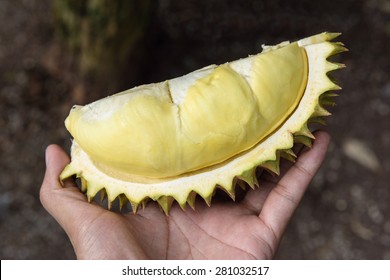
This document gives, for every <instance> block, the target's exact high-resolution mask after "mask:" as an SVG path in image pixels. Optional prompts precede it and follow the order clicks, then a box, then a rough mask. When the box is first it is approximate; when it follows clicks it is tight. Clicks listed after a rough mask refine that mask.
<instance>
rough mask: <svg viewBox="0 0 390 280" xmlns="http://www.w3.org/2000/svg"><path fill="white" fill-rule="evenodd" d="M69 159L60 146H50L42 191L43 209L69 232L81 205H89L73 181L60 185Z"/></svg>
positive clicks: (47, 152)
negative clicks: (62, 173)
mask: <svg viewBox="0 0 390 280" xmlns="http://www.w3.org/2000/svg"><path fill="white" fill-rule="evenodd" d="M69 161H70V160H69V157H68V155H67V154H66V153H65V151H63V150H62V149H61V148H60V147H59V146H57V145H50V146H49V147H48V148H47V149H46V173H45V177H44V180H43V183H42V186H41V190H40V200H41V203H42V205H43V207H44V208H45V209H46V210H47V211H48V212H49V213H50V214H51V215H52V216H53V217H54V218H55V219H56V220H57V222H58V223H59V224H60V225H61V226H62V227H63V228H64V229H65V231H67V232H69V228H70V227H72V224H73V223H74V221H75V220H76V218H77V217H76V216H77V215H80V212H79V211H78V210H77V209H78V208H79V207H80V205H87V206H89V204H88V203H87V202H86V198H85V196H84V195H83V194H82V193H81V192H80V191H79V189H78V188H77V185H76V184H75V182H74V181H73V180H71V179H69V180H66V181H65V182H64V185H65V187H63V186H62V185H61V183H60V180H59V176H60V173H61V172H62V170H63V169H64V167H65V166H66V165H67V164H68V163H69Z"/></svg>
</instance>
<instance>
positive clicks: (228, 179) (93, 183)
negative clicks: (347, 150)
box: [60, 33, 347, 214]
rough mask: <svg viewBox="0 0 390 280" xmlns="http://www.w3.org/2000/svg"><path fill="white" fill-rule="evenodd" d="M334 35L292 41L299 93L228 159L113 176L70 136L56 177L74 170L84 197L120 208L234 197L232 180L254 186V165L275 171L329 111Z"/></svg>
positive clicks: (339, 49)
mask: <svg viewBox="0 0 390 280" xmlns="http://www.w3.org/2000/svg"><path fill="white" fill-rule="evenodd" d="M339 35H340V34H339V33H321V34H318V35H315V36H312V37H308V38H305V39H302V40H299V41H297V43H298V45H299V46H300V47H302V48H304V49H305V51H306V55H307V61H308V69H309V71H308V78H307V85H306V88H305V91H304V93H303V96H302V98H301V100H300V102H299V104H298V106H297V107H296V108H295V110H294V112H293V113H292V114H291V115H290V116H289V118H287V119H286V120H285V122H284V123H282V124H281V125H280V126H279V127H278V128H277V129H276V130H275V131H273V133H272V134H270V135H268V136H267V137H266V138H265V139H264V140H263V141H261V142H259V143H258V144H257V145H255V146H253V147H252V148H250V149H249V150H246V151H244V152H241V153H239V154H237V155H235V156H234V157H232V158H230V159H228V160H227V161H224V162H221V163H218V164H215V165H213V166H209V167H206V168H203V169H201V170H196V171H193V172H187V173H185V174H181V175H179V176H174V177H169V178H161V179H158V178H154V179H152V178H148V180H145V181H143V180H134V181H132V180H126V179H124V178H115V177H113V176H109V175H107V174H105V173H104V172H102V171H101V170H100V169H99V168H97V166H96V165H95V164H94V162H93V161H92V160H91V159H90V158H89V156H88V155H87V154H86V153H85V152H84V151H83V149H82V148H81V147H80V146H79V145H78V143H77V142H76V141H73V144H72V148H71V158H72V161H71V163H70V164H69V165H67V166H66V168H65V169H64V170H63V172H62V174H61V175H60V179H61V180H64V179H66V178H69V177H71V176H74V175H75V176H76V177H77V178H80V180H81V190H82V191H83V192H85V193H86V195H87V197H88V201H91V200H92V199H93V198H94V197H95V196H96V195H97V194H98V193H99V192H100V193H101V197H102V198H103V197H107V201H108V208H111V206H112V203H113V202H114V201H115V200H116V199H117V200H118V201H119V206H120V208H122V207H123V206H124V205H125V204H126V203H127V202H129V203H130V204H131V207H132V210H133V212H134V213H136V212H137V210H138V208H139V207H140V206H141V207H145V205H146V203H147V202H148V201H151V200H152V201H157V203H158V204H159V205H160V207H161V209H162V210H163V211H164V212H165V213H166V214H168V213H169V210H170V208H171V206H172V204H173V203H174V202H175V201H176V202H177V203H178V204H179V205H180V207H181V208H182V209H185V208H186V205H187V204H188V205H189V206H190V207H192V208H194V207H195V199H196V197H197V196H198V195H199V196H201V197H202V198H203V199H204V201H205V202H206V203H207V205H210V204H211V200H212V197H213V195H214V193H215V191H216V189H217V188H219V189H222V190H224V191H225V192H226V193H227V194H229V196H230V197H232V198H233V199H234V197H235V185H236V184H237V182H238V183H240V185H242V182H245V183H246V184H247V185H249V186H250V187H251V188H256V187H259V182H258V180H257V176H256V169H257V168H263V169H265V170H268V171H270V172H272V173H275V174H279V162H280V159H281V158H286V159H288V160H291V161H294V160H295V158H296V155H295V154H294V152H293V151H292V148H293V146H294V143H302V144H304V145H306V146H308V147H310V146H311V143H312V141H313V139H314V136H313V134H312V133H311V131H310V129H309V127H308V123H310V122H319V123H323V122H324V117H327V116H329V115H330V112H329V111H328V110H327V109H326V108H325V106H328V105H334V101H333V98H334V97H335V96H337V94H335V93H334V91H337V90H340V89H341V88H340V87H339V86H338V85H337V84H335V83H334V82H333V81H332V80H331V79H330V78H329V77H328V73H329V72H331V71H334V70H337V69H340V68H343V67H344V65H343V64H339V63H334V62H330V61H328V60H327V58H329V57H330V56H333V55H335V54H338V53H341V52H344V51H346V50H347V49H346V48H345V47H344V45H343V44H342V43H340V42H331V40H333V39H334V38H336V37H337V36H339ZM288 44H289V42H283V43H281V44H279V45H276V46H263V53H265V52H271V51H273V50H275V49H278V48H283V47H284V46H286V45H288ZM260 184H261V183H260Z"/></svg>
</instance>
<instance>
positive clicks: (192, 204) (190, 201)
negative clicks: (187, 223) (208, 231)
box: [187, 191, 197, 210]
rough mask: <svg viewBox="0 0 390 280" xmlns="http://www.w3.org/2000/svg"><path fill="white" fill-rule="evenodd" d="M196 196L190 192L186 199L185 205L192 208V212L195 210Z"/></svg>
mask: <svg viewBox="0 0 390 280" xmlns="http://www.w3.org/2000/svg"><path fill="white" fill-rule="evenodd" d="M196 195H197V194H196V192H194V191H192V192H190V194H189V195H188V197H187V203H188V205H189V206H190V207H191V208H192V210H195V200H196Z"/></svg>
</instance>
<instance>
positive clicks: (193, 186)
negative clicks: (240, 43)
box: [60, 33, 346, 213]
mask: <svg viewBox="0 0 390 280" xmlns="http://www.w3.org/2000/svg"><path fill="white" fill-rule="evenodd" d="M338 35H339V34H338V33H322V34H318V35H315V36H312V37H308V38H305V39H302V40H299V41H297V42H293V43H290V42H283V43H281V44H279V45H276V46H263V51H262V52H261V53H260V54H257V55H253V56H249V57H247V58H244V59H240V60H236V61H233V62H229V63H225V64H222V65H219V66H217V65H210V66H208V67H205V68H202V69H200V70H197V71H195V72H192V73H190V74H187V75H185V76H182V77H179V78H175V79H172V80H168V81H164V82H160V83H154V84H148V85H142V86H139V87H135V88H132V89H129V90H127V91H124V92H121V93H118V94H115V95H112V96H109V97H106V98H104V99H101V100H98V101H96V102H93V103H91V104H88V105H85V106H74V107H73V108H72V110H71V111H70V114H69V116H68V117H67V119H66V121H65V125H66V128H67V129H68V131H69V132H70V134H71V135H72V136H73V138H74V139H73V142H72V148H71V158H72V160H71V163H70V164H69V165H67V166H66V168H65V169H64V171H63V172H62V174H61V176H60V179H61V180H64V179H65V178H68V177H71V176H73V175H76V176H77V177H79V178H81V184H82V186H81V188H82V191H84V192H86V193H87V196H88V199H89V201H90V200H91V199H92V198H93V197H94V196H95V195H96V194H97V193H98V192H99V191H102V193H103V194H104V195H107V199H108V204H109V205H108V207H110V206H111V203H112V202H113V201H114V200H115V199H116V198H118V199H119V201H120V206H121V207H122V206H123V205H124V203H126V202H127V201H129V202H130V203H131V205H132V207H133V211H134V212H135V211H137V208H138V206H139V205H143V206H144V205H145V203H146V201H148V200H150V199H151V200H155V201H157V202H158V203H159V205H160V206H161V207H162V209H163V210H164V211H165V213H168V211H169V209H170V206H171V204H172V202H173V201H175V200H176V201H177V202H178V204H179V205H180V206H181V207H182V208H183V209H184V208H185V206H186V204H187V203H188V204H189V205H190V206H191V207H194V200H195V196H196V194H199V195H200V196H202V197H203V198H204V199H205V201H206V202H207V204H210V201H211V198H212V196H213V193H214V192H215V189H216V188H217V187H218V188H221V189H223V190H225V191H226V192H227V193H228V194H230V195H231V196H232V197H234V187H235V183H236V182H237V180H238V181H239V180H242V181H245V182H246V183H247V184H249V186H251V187H254V186H256V185H257V184H258V183H257V179H256V168H257V167H258V166H260V167H262V168H265V169H268V170H271V171H273V172H275V173H278V169H279V158H280V157H286V158H289V159H293V158H294V157H295V155H294V153H293V152H292V150H291V148H292V147H293V145H294V142H303V143H305V144H306V145H310V143H311V140H312V139H313V135H312V134H311V133H310V130H309V129H308V126H307V123H308V121H309V120H320V119H321V118H322V117H324V116H328V115H329V112H328V111H327V110H326V109H325V108H324V107H323V105H326V104H330V103H332V102H333V101H332V100H331V99H332V97H333V96H334V95H335V94H334V93H332V92H331V91H334V90H339V89H340V87H339V86H338V85H336V84H335V83H334V82H332V81H331V80H330V79H329V78H328V76H327V73H328V72H329V71H333V70H336V69H339V68H342V67H343V65H342V64H338V63H333V62H329V61H327V58H328V57H329V56H332V55H334V54H337V53H340V52H342V51H345V50H346V49H345V47H344V46H343V44H342V43H335V42H330V41H331V40H332V39H334V38H335V37H337V36H338Z"/></svg>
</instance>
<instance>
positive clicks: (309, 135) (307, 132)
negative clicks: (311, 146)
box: [295, 123, 315, 139]
mask: <svg viewBox="0 0 390 280" xmlns="http://www.w3.org/2000/svg"><path fill="white" fill-rule="evenodd" d="M295 135H301V136H306V137H307V138H310V139H314V138H315V137H314V135H313V134H312V133H311V131H310V129H309V128H308V127H307V124H306V123H305V124H304V125H303V126H302V127H301V129H300V130H299V131H297V132H296V133H295Z"/></svg>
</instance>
